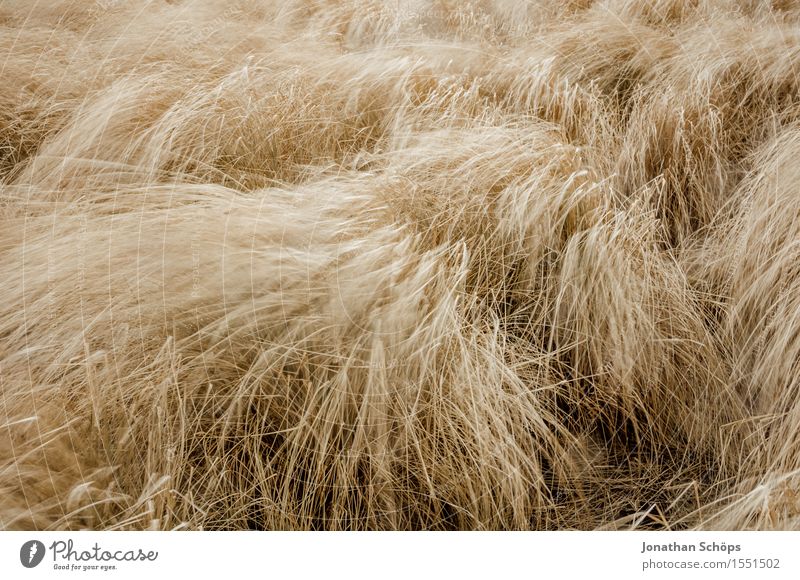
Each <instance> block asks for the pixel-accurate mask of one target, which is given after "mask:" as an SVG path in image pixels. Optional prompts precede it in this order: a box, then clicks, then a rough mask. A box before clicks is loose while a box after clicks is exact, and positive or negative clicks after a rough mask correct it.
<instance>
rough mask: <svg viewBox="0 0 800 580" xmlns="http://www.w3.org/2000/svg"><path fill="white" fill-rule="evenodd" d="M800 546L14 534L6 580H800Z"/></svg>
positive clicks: (688, 539) (716, 539)
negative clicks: (588, 579)
mask: <svg viewBox="0 0 800 580" xmlns="http://www.w3.org/2000/svg"><path fill="white" fill-rule="evenodd" d="M799 540H800V533H798V532H671V533H668V532H458V533H455V532H454V533H440V532H406V533H399V532H352V533H347V532H344V533H324V532H2V533H0V577H2V578H31V579H34V578H55V577H58V578H108V579H112V578H113V579H114V580H122V579H124V578H132V579H133V578H135V579H137V580H138V579H140V578H148V577H149V578H187V577H200V578H209V577H211V578H235V579H239V578H243V577H244V575H245V574H246V575H248V577H258V578H314V577H318V578H325V579H330V578H343V579H347V580H354V579H356V578H370V579H372V578H380V579H381V580H384V579H392V578H404V579H405V578H409V577H410V578H438V577H441V578H459V579H460V578H542V577H545V578H547V577H551V578H564V577H565V576H564V574H569V575H568V576H566V577H567V578H581V577H591V578H598V577H599V578H602V577H606V576H608V577H610V576H611V574H613V575H614V576H613V577H614V578H647V577H653V578H672V577H677V575H678V574H680V575H681V577H684V575H686V576H688V577H692V578H748V579H749V578H775V579H777V578H793V579H797V578H800V565H799V564H800V554H798V552H799V551H800V550H799V549H798V548H800V542H799ZM190 574H191V575H192V576H189V575H190ZM252 575H256V576H252ZM584 575H585V576H584Z"/></svg>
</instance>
